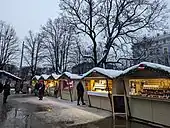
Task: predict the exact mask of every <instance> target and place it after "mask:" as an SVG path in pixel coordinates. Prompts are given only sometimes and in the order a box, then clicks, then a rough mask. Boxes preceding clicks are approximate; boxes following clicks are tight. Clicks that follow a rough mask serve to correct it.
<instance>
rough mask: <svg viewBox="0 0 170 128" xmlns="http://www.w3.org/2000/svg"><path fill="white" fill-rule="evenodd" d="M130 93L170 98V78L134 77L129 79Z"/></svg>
mask: <svg viewBox="0 0 170 128" xmlns="http://www.w3.org/2000/svg"><path fill="white" fill-rule="evenodd" d="M129 87H130V92H129V94H130V95H140V96H147V97H158V98H170V80H169V79H133V80H130V81H129Z"/></svg>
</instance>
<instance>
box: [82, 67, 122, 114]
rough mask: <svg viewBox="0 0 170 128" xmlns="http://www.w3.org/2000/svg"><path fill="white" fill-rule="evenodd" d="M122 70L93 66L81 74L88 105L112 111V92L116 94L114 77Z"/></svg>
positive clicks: (116, 82)
mask: <svg viewBox="0 0 170 128" xmlns="http://www.w3.org/2000/svg"><path fill="white" fill-rule="evenodd" d="M121 73H122V71H118V70H112V69H103V68H97V67H96V68H93V69H91V70H90V71H88V72H87V73H85V74H84V75H83V80H84V81H85V85H86V89H87V95H88V102H89V105H90V106H93V107H97V108H101V109H105V110H109V111H113V102H112V101H113V99H112V94H114V95H116V93H117V92H118V91H117V90H116V87H117V84H118V81H116V79H115V78H116V77H117V76H119V75H120V74H121Z"/></svg>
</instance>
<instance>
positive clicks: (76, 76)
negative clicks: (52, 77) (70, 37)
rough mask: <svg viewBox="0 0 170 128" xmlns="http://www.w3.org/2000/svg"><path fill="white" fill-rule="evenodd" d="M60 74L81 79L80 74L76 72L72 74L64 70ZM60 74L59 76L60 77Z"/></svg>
mask: <svg viewBox="0 0 170 128" xmlns="http://www.w3.org/2000/svg"><path fill="white" fill-rule="evenodd" d="M62 75H66V76H67V77H68V78H70V79H75V80H79V79H82V76H80V75H77V74H72V73H70V72H64V73H63V74H62ZM62 75H61V76H62ZM61 76H60V77H61Z"/></svg>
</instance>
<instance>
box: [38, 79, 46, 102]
mask: <svg viewBox="0 0 170 128" xmlns="http://www.w3.org/2000/svg"><path fill="white" fill-rule="evenodd" d="M44 90H45V84H44V81H41V82H40V83H39V100H42V99H43V96H44Z"/></svg>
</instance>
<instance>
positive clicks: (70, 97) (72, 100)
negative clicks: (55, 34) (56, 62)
mask: <svg viewBox="0 0 170 128" xmlns="http://www.w3.org/2000/svg"><path fill="white" fill-rule="evenodd" d="M73 82H74V81H73ZM73 84H74V83H73ZM68 87H69V93H70V99H71V102H73V98H72V93H71V88H70V84H68Z"/></svg>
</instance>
